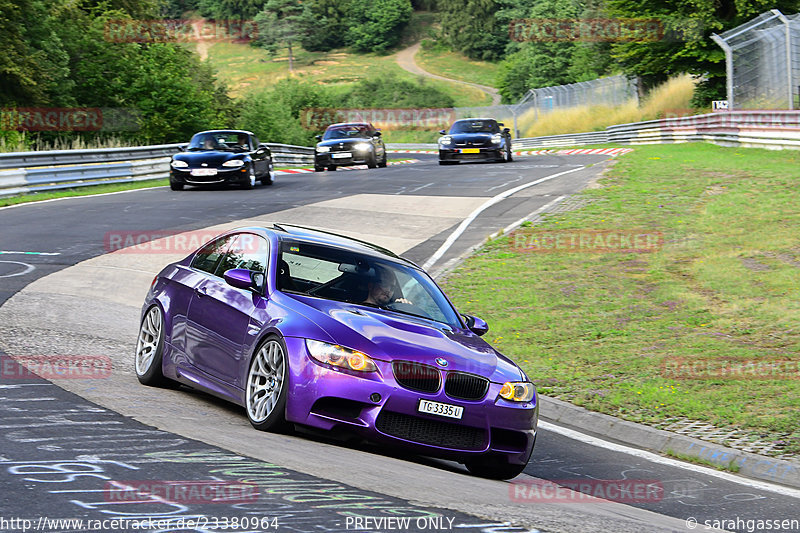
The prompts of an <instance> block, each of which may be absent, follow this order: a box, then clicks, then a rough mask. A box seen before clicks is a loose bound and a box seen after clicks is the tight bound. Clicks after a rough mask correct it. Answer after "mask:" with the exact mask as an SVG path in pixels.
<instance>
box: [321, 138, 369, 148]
mask: <svg viewBox="0 0 800 533" xmlns="http://www.w3.org/2000/svg"><path fill="white" fill-rule="evenodd" d="M368 142H372V139H368V138H364V137H355V138H351V139H331V140H329V141H320V142H318V143H317V146H318V147H319V146H338V145H339V144H343V145H345V146H347V145H352V144H356V143H368Z"/></svg>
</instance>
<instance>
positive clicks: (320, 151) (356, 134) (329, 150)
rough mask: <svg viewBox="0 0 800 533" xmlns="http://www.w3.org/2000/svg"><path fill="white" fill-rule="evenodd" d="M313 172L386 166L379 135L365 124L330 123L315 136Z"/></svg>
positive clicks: (379, 133)
mask: <svg viewBox="0 0 800 533" xmlns="http://www.w3.org/2000/svg"><path fill="white" fill-rule="evenodd" d="M317 140H318V141H320V142H318V143H317V148H316V150H315V152H314V171H315V172H322V171H323V170H325V169H326V168H327V169H328V170H336V167H337V166H342V165H359V164H366V165H367V166H368V167H369V168H375V167H385V166H386V146H385V145H384V144H383V140H382V139H381V132H380V131H378V130H376V129H375V127H374V126H373V125H372V124H369V123H366V122H347V123H341V124H331V125H330V126H328V129H326V130H325V134H324V135H317Z"/></svg>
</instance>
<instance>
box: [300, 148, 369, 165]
mask: <svg viewBox="0 0 800 533" xmlns="http://www.w3.org/2000/svg"><path fill="white" fill-rule="evenodd" d="M337 153H340V154H345V153H347V154H350V155H349V156H348V157H334V156H333V154H337ZM371 154H372V152H371V151H369V150H368V151H365V152H364V151H352V152H322V153H317V154H316V155H315V156H314V165H315V166H318V167H327V166H330V165H337V166H338V165H366V164H367V160H368V159H369V157H370V155H371Z"/></svg>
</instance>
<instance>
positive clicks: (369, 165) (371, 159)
mask: <svg viewBox="0 0 800 533" xmlns="http://www.w3.org/2000/svg"><path fill="white" fill-rule="evenodd" d="M367 168H378V162H377V161H376V158H375V152H372V153H371V154H369V157H367Z"/></svg>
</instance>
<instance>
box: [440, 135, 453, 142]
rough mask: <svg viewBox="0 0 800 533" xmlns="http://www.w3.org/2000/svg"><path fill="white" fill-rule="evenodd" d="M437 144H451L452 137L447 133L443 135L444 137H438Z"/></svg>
mask: <svg viewBox="0 0 800 533" xmlns="http://www.w3.org/2000/svg"><path fill="white" fill-rule="evenodd" d="M439 144H453V138H452V137H450V136H449V135H445V136H444V137H439Z"/></svg>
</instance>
